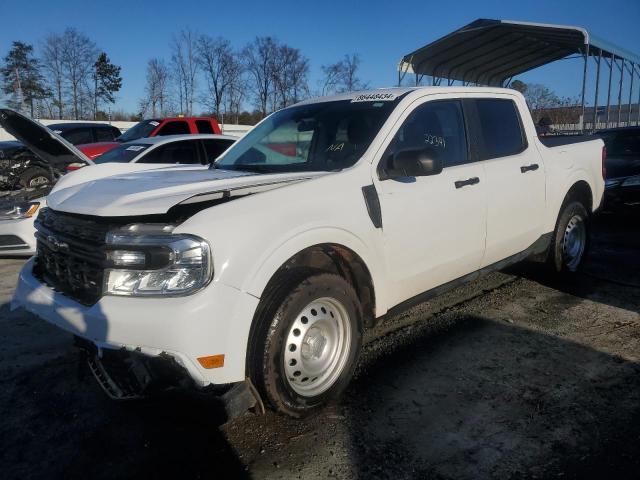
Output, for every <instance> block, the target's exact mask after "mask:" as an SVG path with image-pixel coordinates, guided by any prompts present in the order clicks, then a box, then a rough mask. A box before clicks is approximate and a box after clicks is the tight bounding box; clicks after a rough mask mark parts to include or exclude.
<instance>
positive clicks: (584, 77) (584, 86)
mask: <svg viewBox="0 0 640 480" xmlns="http://www.w3.org/2000/svg"><path fill="white" fill-rule="evenodd" d="M588 60H589V44H588V43H587V44H586V45H585V49H584V69H583V71H582V109H581V110H582V118H581V121H582V128H581V130H582V131H583V132H584V125H585V121H584V94H585V91H586V89H587V62H588Z"/></svg>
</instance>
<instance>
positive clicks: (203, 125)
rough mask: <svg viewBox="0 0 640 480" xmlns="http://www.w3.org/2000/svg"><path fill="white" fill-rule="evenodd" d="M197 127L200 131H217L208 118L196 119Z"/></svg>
mask: <svg viewBox="0 0 640 480" xmlns="http://www.w3.org/2000/svg"><path fill="white" fill-rule="evenodd" d="M196 128H197V129H198V133H216V132H214V131H213V127H212V126H211V122H210V121H208V120H196Z"/></svg>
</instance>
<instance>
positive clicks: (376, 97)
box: [351, 92, 398, 103]
mask: <svg viewBox="0 0 640 480" xmlns="http://www.w3.org/2000/svg"><path fill="white" fill-rule="evenodd" d="M396 98H398V95H397V94H396V93H382V92H380V93H363V94H361V95H356V96H355V97H354V98H352V99H351V103H357V102H380V101H383V102H392V101H394V100H395V99H396Z"/></svg>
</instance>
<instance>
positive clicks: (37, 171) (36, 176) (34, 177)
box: [18, 167, 53, 188]
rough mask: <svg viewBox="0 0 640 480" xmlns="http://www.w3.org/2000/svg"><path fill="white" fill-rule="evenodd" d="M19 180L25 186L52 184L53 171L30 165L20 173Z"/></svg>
mask: <svg viewBox="0 0 640 480" xmlns="http://www.w3.org/2000/svg"><path fill="white" fill-rule="evenodd" d="M45 179H46V181H45ZM18 182H19V183H20V186H21V187H23V188H33V187H42V186H44V185H50V184H51V183H52V182H53V179H52V178H51V172H49V171H48V170H45V169H44V168H41V167H30V168H28V169H27V170H25V171H24V172H22V173H21V174H20V178H19V180H18Z"/></svg>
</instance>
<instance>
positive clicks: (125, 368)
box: [76, 337, 194, 400]
mask: <svg viewBox="0 0 640 480" xmlns="http://www.w3.org/2000/svg"><path fill="white" fill-rule="evenodd" d="M76 345H77V346H79V347H80V348H81V350H83V351H84V352H85V354H86V356H87V363H88V364H89V368H90V370H91V372H92V373H93V376H94V377H95V378H96V380H97V381H98V383H99V384H100V386H101V387H102V389H103V390H104V391H105V393H106V394H107V395H108V396H109V397H110V398H112V399H114V400H133V399H139V398H144V397H148V396H150V395H153V394H157V393H161V392H164V391H167V390H173V389H191V388H194V385H193V381H192V380H191V377H190V376H189V375H188V373H187V371H186V370H185V369H184V367H182V366H181V365H179V364H178V363H177V362H176V361H175V359H173V358H172V357H171V356H169V355H159V356H157V357H149V356H147V355H143V354H141V353H137V352H131V351H127V350H106V349H105V350H102V355H101V356H98V352H97V350H96V348H95V346H93V345H92V344H90V343H89V342H87V341H85V340H82V339H80V338H77V337H76Z"/></svg>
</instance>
